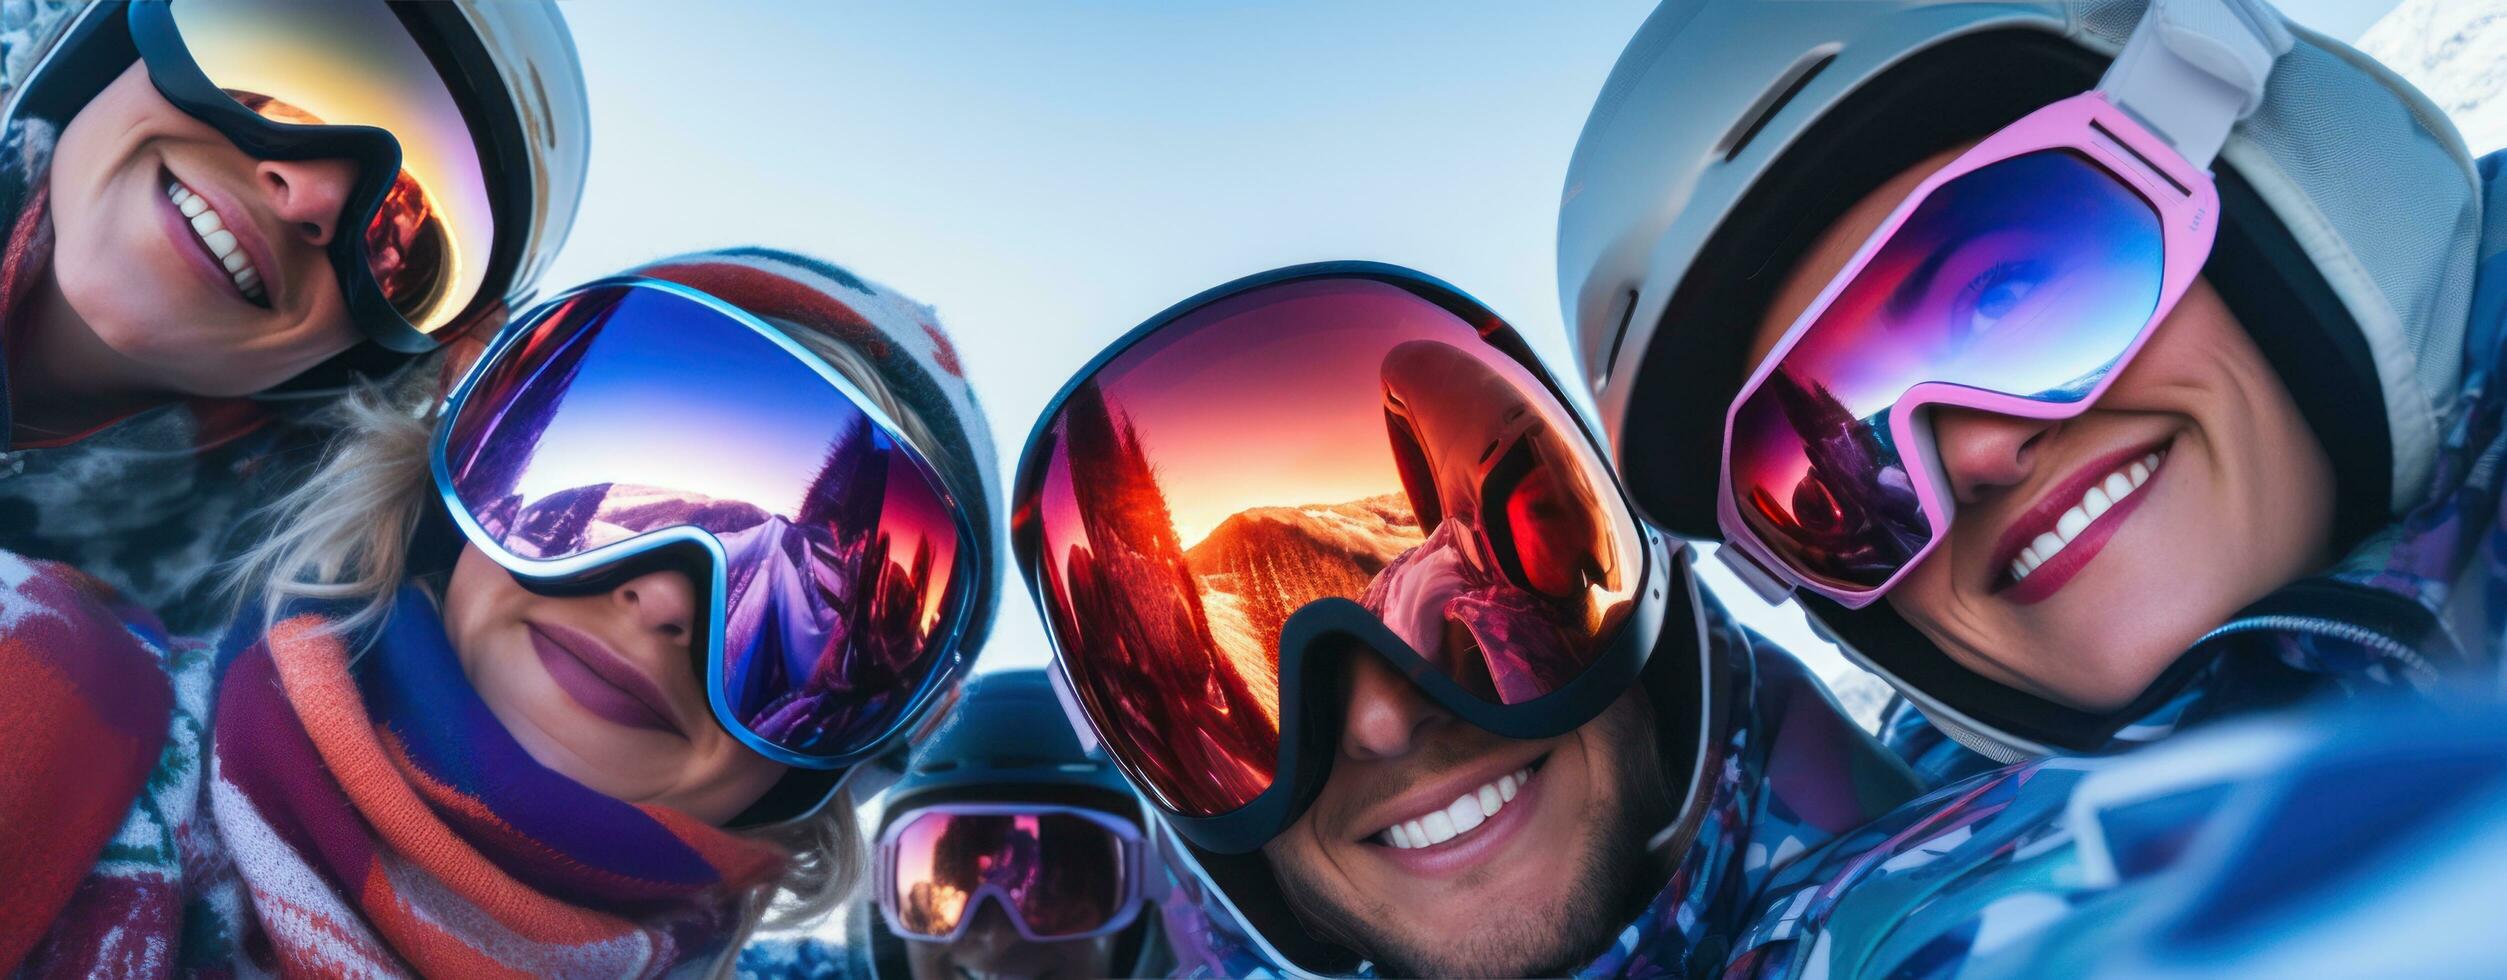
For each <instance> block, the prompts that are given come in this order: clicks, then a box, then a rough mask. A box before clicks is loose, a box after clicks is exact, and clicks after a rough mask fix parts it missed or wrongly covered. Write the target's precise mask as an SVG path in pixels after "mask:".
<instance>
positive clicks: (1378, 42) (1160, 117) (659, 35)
mask: <svg viewBox="0 0 2507 980" xmlns="http://www.w3.org/2000/svg"><path fill="white" fill-rule="evenodd" d="M2393 3H2394V0H2312V2H2289V3H2283V4H2282V5H2281V6H2282V7H2283V9H2285V10H2288V11H2289V12H2290V13H2292V14H2293V15H2294V16H2295V17H2297V18H2298V19H2299V20H2301V21H2302V22H2306V23H2310V24H2313V25H2315V26H2317V27H2318V28H2319V29H2321V30H2324V31H2325V32H2326V33H2328V34H2332V35H2333V36H2336V37H2340V38H2344V39H2348V38H2353V37H2356V36H2358V34H2359V32H2360V31H2362V30H2364V29H2366V27H2367V25H2368V24H2369V23H2371V22H2373V21H2374V20H2375V18H2376V17H2377V16H2379V15H2381V14H2382V13H2384V11H2386V10H2387V9H2390V8H2391V7H2392V6H2393ZM1652 7H1653V4H1652V3H1651V2H1649V0H1577V2H1574V3H1564V4H1532V3H1522V2H1516V3H1492V2H1483V0H1467V2H1438V3H1424V2H1404V3H1385V2H1369V3H1320V2H1269V3H1251V2H1245V3H1233V4H1203V3H1156V4H1153V3H1145V2H1140V3H1114V2H1087V3H1080V2H1054V3H972V2H951V3H928V4H910V5H909V4H879V5H871V4H855V3H840V4H821V3H788V2H764V0H750V2H723V0H709V2H704V3H689V2H686V0H598V2H577V3H570V4H567V5H566V6H565V8H564V9H565V13H566V16H567V19H568V20H569V21H570V22H571V23H572V25H573V28H574V32H575V39H576V43H577V44H578V46H579V47H580V48H581V50H582V54H583V60H584V71H585V75H586V78H587V82H588V84H589V86H590V90H591V98H592V102H593V105H592V114H593V122H594V135H593V140H594V147H595V149H594V153H593V164H592V175H591V182H590V185H589V188H588V190H587V193H586V197H585V201H584V206H583V214H582V218H581V219H580V220H579V221H578V222H577V223H576V225H575V230H574V237H573V239H572V241H571V243H570V244H569V246H568V248H567V251H566V252H565V254H564V255H563V256H562V257H561V258H560V260H559V261H558V263H557V265H556V268H555V269H554V270H553V271H552V273H551V275H550V276H549V279H548V283H547V286H548V287H549V288H550V289H555V288H560V287H562V286H563V285H566V284H570V283H574V282H579V281H583V280H587V279H592V278H596V277H599V276H602V275H606V274H609V273H612V272H615V271H617V270H619V269H622V268H625V267H627V266H629V265H633V264H635V263H638V262H642V261H645V260H648V259H652V258H657V257H660V256H663V255H667V254H672V253H677V252H682V251H688V250H691V249H697V248H709V247H716V246H724V245H734V244H749V243H755V244H765V245H773V246H777V247H782V248H788V249H793V250H796V251H801V252H807V253H811V254H815V255H818V256H821V257H824V258H827V259H830V260H833V261H836V262H838V263H841V264H843V265H846V266H849V267H851V268H852V269H853V270H854V271H856V272H858V273H860V274H862V275H864V276H867V277H870V278H872V279H877V280H880V281H883V282H886V283H888V284H890V285H892V286H894V287H896V288H898V289H900V290H903V291H904V292H906V293H908V294H910V295H912V296H914V297H916V298H918V299H921V300H922V301H924V302H926V303H930V304H932V305H934V306H935V307H937V308H938V309H939V312H940V314H941V317H942V318H943V321H944V323H945V324H946V325H947V326H948V328H949V329H950V331H951V332H952V333H953V334H954V335H955V336H956V338H957V341H958V347H959V349H960V350H961V351H962V352H963V353H964V356H965V361H966V363H967V366H968V370H969V373H970V375H971V376H972V377H973V378H974V380H975V383H976V385H977V388H978V390H979V391H980V392H981V393H982V397H983V399H984V402H985V405H986V407H987V408H988V409H989V410H990V413H991V416H992V425H993V439H994V441H995V443H996V445H997V446H998V447H999V449H1000V451H1001V454H1002V457H1003V461H1002V465H1003V468H1004V471H1005V472H1006V471H1007V468H1008V466H1009V464H1010V462H1011V459H1012V458H1013V457H1014V456H1015V455H1016V454H1017V452H1018V449H1019V445H1020V443H1021V442H1022V441H1023V440H1024V439H1025V438H1026V436H1027V430H1028V427H1029V425H1030V423H1031V422H1032V421H1033V419H1034V417H1035V414H1036V412H1038V411H1039V410H1041V409H1042V408H1043V405H1044V402H1045V400H1046V399H1047V398H1048V397H1050V396H1051V395H1052V393H1053V392H1054V391H1055V390H1056V389H1058V388H1059V387H1060V386H1061V384H1062V382H1063V381H1064V380H1065V379H1067V378H1068V377H1069V375H1070V373H1071V372H1072V371H1075V370H1077V369H1078V368H1079V366H1080V365H1081V364H1082V363H1084V362H1086V361H1087V360H1088V358H1089V357H1091V356H1092V355H1094V354H1095V352H1096V351H1097V349H1098V348H1099V347H1100V346H1102V345H1104V344H1105V343H1107V342H1108V341H1111V340H1112V339H1114V338H1115V337H1117V336H1119V335H1121V334H1122V333H1123V332H1124V331H1126V330H1129V329H1130V328H1131V327H1132V326H1133V325H1134V324H1136V323H1138V322H1139V321H1141V320H1142V319H1144V318H1146V317H1148V316H1149V315H1150V314H1153V313H1155V312H1157V311H1158V310H1160V309H1163V308H1165V307H1166V306H1167V305H1169V304H1171V303H1173V302H1175V301H1176V300H1180V299H1182V298H1184V297H1186V296H1189V295H1191V294H1193V293H1196V292H1199V291H1200V290H1202V289H1204V288H1207V287H1210V286H1213V285H1217V284H1218V283H1220V282H1223V281H1226V280H1228V279H1232V278H1235V277H1237V276H1241V275H1245V274H1247V273H1252V272H1258V271H1261V270H1263V269H1268V268H1272V267H1275V266H1280V265H1287V264H1291V263H1296V262H1307V261H1316V260H1323V259H1340V258H1366V259H1378V260H1382V261H1388V262H1396V263H1400V264H1404V265H1409V266H1413V267H1415V268H1418V269H1421V270H1423V271H1426V272H1429V273H1431V274H1434V275H1437V276H1439V277H1442V278H1444V279H1446V280H1447V281H1450V282H1452V283H1454V284H1456V285H1458V286H1460V287H1462V288H1463V289H1464V290H1466V291H1469V292H1471V293H1473V294H1475V295H1477V296H1478V297H1479V298H1480V299H1481V300H1482V301H1484V302H1486V303H1488V304H1489V305H1490V306H1492V307H1493V308H1495V309H1496V310H1497V311H1498V312H1500V313H1501V314H1503V315H1505V316H1506V317H1507V318H1508V319H1510V320H1511V321H1513V322H1514V324H1515V325H1516V327H1517V328H1518V329H1520V330H1522V331H1523V333H1524V335H1525V336H1526V337H1527V338H1528V339H1529V340H1530V341H1531V343H1532V345H1533V347H1534V348H1535V349H1536V350H1538V351H1539V352H1540V353H1541V354H1542V356H1543V357H1545V358H1547V359H1548V360H1549V361H1550V363H1551V365H1552V370H1553V371H1554V372H1556V373H1559V374H1561V375H1571V374H1572V368H1571V362H1570V361H1569V360H1568V354H1567V350H1566V346H1565V335H1564V334H1563V333H1562V332H1561V328H1560V326H1559V314H1558V296H1557V285H1556V283H1557V280H1556V269H1555V261H1556V260H1555V253H1554V247H1555V238H1554V236H1555V234H1556V226H1557V202H1558V189H1559V184H1560V182H1561V180H1562V179H1563V178H1564V175H1565V172H1566V165H1567V156H1568V153H1569V151H1570V150H1572V149H1573V147H1574V145H1575V138H1576V134H1577V132H1578V130H1580V129H1581V128H1582V126H1583V123H1584V116H1585V111H1586V110H1587V109H1588V108H1590V107H1591V105H1592V100H1593V95H1594V93H1595V92H1596V91H1598V90H1599V89H1600V87H1601V83H1602V78H1603V76H1604V75H1605V74H1606V73H1608V72H1609V70H1610V65H1611V62H1612V61H1613V60H1614V59H1615V58H1617V57H1618V54H1619V49H1620V47H1621V46H1622V45H1623V44H1625V43H1626V41H1627V39H1628V35H1629V34H1630V33H1631V32H1633V31H1634V30H1635V29H1636V26H1637V24H1638V23H1639V22H1640V21H1642V20H1643V19H1644V18H1645V14H1646V13H1647V11H1649V10H1651V9H1652ZM1710 566H1711V563H1710ZM1710 572H1711V573H1712V574H1710V578H1709V581H1710V582H1720V583H1723V584H1729V583H1730V580H1729V579H1727V578H1722V577H1721V570H1720V568H1710ZM1005 584H1006V585H1007V586H1008V592H1007V593H1005V595H1004V596H1003V602H1002V613H1003V615H1002V617H1001V622H1000V625H999V627H998V628H997V629H996V631H995V633H994V635H993V642H992V645H991V648H990V649H989V650H988V651H987V652H986V654H985V656H984V660H985V662H986V663H988V664H992V665H995V666H1000V665H1005V664H1035V663H1041V662H1042V661H1043V658H1044V655H1045V653H1044V649H1045V648H1044V638H1043V634H1042V632H1041V630H1040V628H1039V626H1038V624H1037V620H1036V617H1035V612H1034V605H1033V603H1032V601H1031V600H1030V599H1029V598H1028V596H1027V593H1026V590H1025V588H1024V586H1023V585H1021V584H1019V583H1018V582H1017V580H1016V578H1015V576H1012V577H1011V578H1010V579H1008V580H1007V581H1006V582H1005ZM1721 591H1723V594H1724V595H1725V597H1726V601H1727V602H1728V603H1730V604H1731V605H1732V606H1733V607H1734V608H1735V610H1736V611H1737V612H1739V613H1740V614H1741V615H1742V617H1743V618H1744V619H1745V620H1747V621H1750V622H1752V624H1753V625H1756V626H1758V627H1759V628H1760V629H1761V630H1763V631H1766V632H1768V633H1770V634H1771V635H1773V636H1775V637H1777V638H1778V639H1779V640H1780V641H1781V642H1783V643H1785V644H1786V645H1787V646H1789V647H1793V648H1796V649H1797V650H1799V651H1801V652H1803V653H1804V654H1805V659H1807V660H1810V661H1812V663H1813V664H1814V666H1816V667H1817V668H1818V669H1820V670H1821V672H1822V673H1826V672H1828V671H1831V670H1833V669H1836V668H1837V666H1839V661H1838V660H1837V659H1836V657H1835V655H1834V654H1833V652H1830V651H1828V650H1827V649H1826V648H1825V646H1824V645H1823V644H1820V643H1819V642H1818V641H1817V640H1816V639H1814V638H1812V637H1811V636H1810V635H1809V633H1808V632H1807V631H1806V630H1804V629H1803V627H1802V626H1801V625H1800V621H1799V617H1798V616H1796V615H1794V614H1792V613H1790V612H1789V611H1784V610H1774V609H1769V608H1768V607H1766V606H1764V605H1762V604H1760V603H1759V602H1758V601H1757V600H1756V599H1755V598H1752V597H1750V596H1749V595H1748V594H1747V593H1746V592H1745V591H1743V590H1741V589H1739V588H1737V587H1734V588H1729V589H1723V590H1721Z"/></svg>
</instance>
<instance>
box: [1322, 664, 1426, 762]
mask: <svg viewBox="0 0 2507 980" xmlns="http://www.w3.org/2000/svg"><path fill="white" fill-rule="evenodd" d="M1356 660H1357V663H1355V664H1353V665H1351V667H1350V679H1349V703H1348V706H1347V707H1346V708H1345V709H1344V714H1343V717H1342V722H1343V723H1342V725H1341V754H1343V755H1346V756H1348V757H1350V758H1352V759H1392V758H1399V757H1401V756H1403V755H1407V754H1409V752H1410V751H1411V750H1412V749H1413V748H1415V747H1416V746H1417V745H1418V742H1419V738H1420V735H1421V733H1422V732H1424V731H1425V730H1426V729H1427V727H1428V726H1429V725H1431V724H1434V723H1435V722H1437V721H1438V720H1440V719H1443V718H1445V717H1447V715H1446V712H1445V709H1444V708H1442V707H1439V706H1438V705H1437V704H1436V702H1434V701H1431V700H1429V699H1428V696H1427V692H1425V691H1421V690H1420V689H1419V687H1418V685H1416V684H1412V683H1411V682H1410V681H1409V679H1408V678H1405V677H1403V676H1402V675H1401V673H1400V672H1399V671H1396V670H1394V669H1393V665H1392V664H1390V663H1387V662H1386V661H1385V660H1384V658H1382V657H1378V656H1376V655H1374V654H1373V653H1367V652H1361V653H1360V654H1359V655H1358V656H1357V658H1356Z"/></svg>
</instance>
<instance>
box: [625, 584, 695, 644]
mask: <svg viewBox="0 0 2507 980" xmlns="http://www.w3.org/2000/svg"><path fill="white" fill-rule="evenodd" d="M610 598H611V599H613V600H615V601H617V603H618V604H619V605H620V606H621V607H623V609H624V612H625V613H626V615H627V617H628V621H629V622H631V623H633V624H635V627H636V628H637V629H640V630H643V631H645V632H648V633H651V634H653V635H654V636H658V637H660V638H662V639H663V640H665V641H668V642H670V643H674V644H684V643H686V642H688V634H689V633H691V632H693V631H694V630H695V624H696V585H695V583H694V582H691V581H689V579H688V576H687V575H686V574H685V573H682V572H675V571H659V572H646V573H644V574H642V575H638V576H636V577H634V578H631V579H628V580H626V581H625V582H622V583H620V584H619V585H618V587H617V588H615V589H612V590H610Z"/></svg>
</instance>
